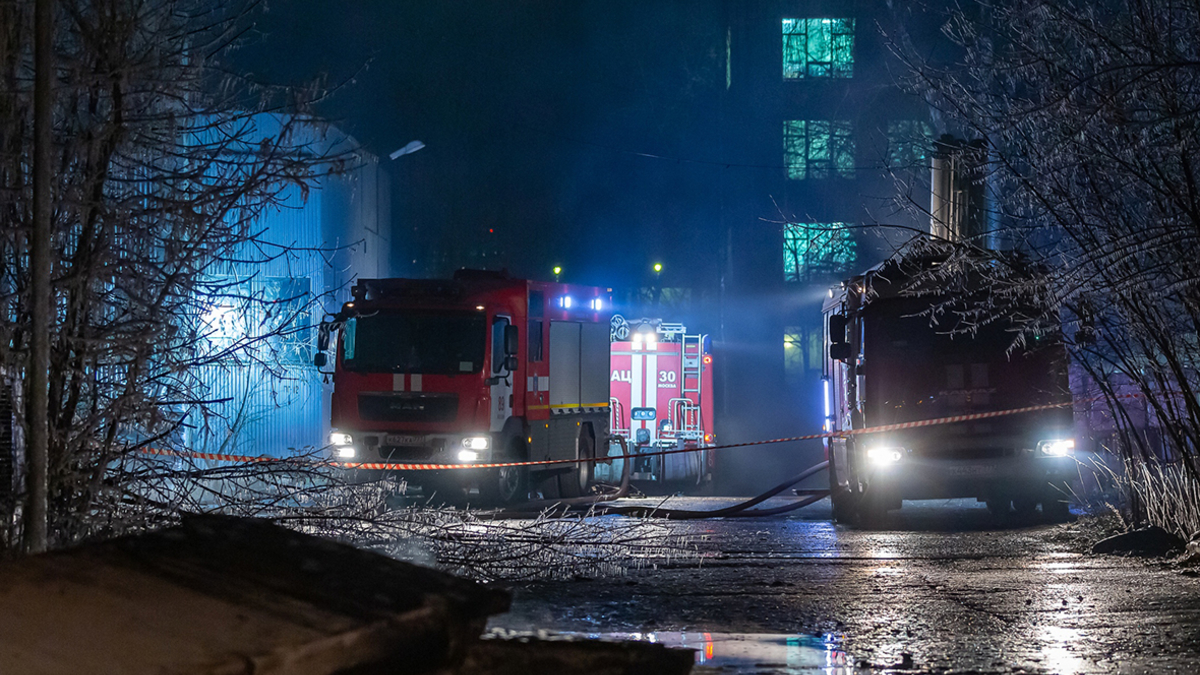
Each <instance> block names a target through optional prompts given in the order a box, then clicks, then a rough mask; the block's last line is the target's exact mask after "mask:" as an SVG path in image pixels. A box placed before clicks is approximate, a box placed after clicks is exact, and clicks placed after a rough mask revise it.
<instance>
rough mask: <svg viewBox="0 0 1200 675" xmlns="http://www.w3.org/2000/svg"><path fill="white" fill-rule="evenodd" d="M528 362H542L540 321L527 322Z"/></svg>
mask: <svg viewBox="0 0 1200 675" xmlns="http://www.w3.org/2000/svg"><path fill="white" fill-rule="evenodd" d="M528 340H529V360H530V361H541V360H542V322H541V320H534V319H530V320H529V337H528Z"/></svg>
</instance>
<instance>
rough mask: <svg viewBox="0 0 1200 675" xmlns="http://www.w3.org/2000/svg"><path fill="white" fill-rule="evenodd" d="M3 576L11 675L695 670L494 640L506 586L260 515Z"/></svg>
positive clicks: (634, 656) (649, 657) (8, 569)
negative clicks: (488, 635) (492, 626)
mask: <svg viewBox="0 0 1200 675" xmlns="http://www.w3.org/2000/svg"><path fill="white" fill-rule="evenodd" d="M0 579H2V580H3V583H0V644H3V645H5V649H4V650H0V673H23V674H26V675H43V674H45V675H50V674H51V673H55V674H57V673H64V672H80V673H82V672H87V673H94V674H105V673H112V674H114V675H116V674H121V675H139V674H142V673H146V674H149V673H156V674H157V673H164V672H170V673H176V674H179V675H185V674H188V673H231V674H233V673H239V674H240V673H254V675H273V674H283V673H287V674H288V675H325V674H329V675H333V674H335V673H348V672H354V673H362V674H366V673H388V674H389V675H404V674H413V675H417V674H423V673H431V674H432V673H438V674H439V675H449V674H450V673H459V672H463V673H467V672H469V673H471V675H485V674H488V673H516V672H538V671H539V670H541V667H540V666H539V665H538V664H562V665H563V667H558V666H557V665H556V666H554V667H549V666H547V667H548V668H549V669H548V670H541V672H561V673H605V674H608V673H613V674H614V675H616V674H618V673H621V674H623V673H629V674H630V675H632V674H634V673H643V672H645V673H650V672H656V673H657V672H663V673H672V672H680V673H685V672H688V670H689V669H690V665H689V667H688V669H683V670H678V669H676V670H670V669H667V668H658V665H653V668H655V669H653V670H647V669H646V668H648V667H650V666H646V665H645V664H662V663H670V662H675V661H677V662H680V663H682V662H683V661H684V660H685V658H686V660H687V662H688V663H689V664H690V663H691V660H692V653H691V652H690V651H687V650H673V651H672V653H670V654H667V655H664V654H662V653H660V652H661V649H662V648H661V647H660V646H658V645H641V646H627V645H624V644H611V643H609V645H607V646H606V645H605V644H602V643H597V646H591V647H572V648H566V647H562V646H559V645H552V646H549V647H542V646H540V645H539V644H537V643H528V642H525V643H520V644H517V643H514V644H511V645H510V644H506V643H504V641H501V640H486V641H483V640H480V636H481V634H482V632H483V630H484V627H485V625H486V623H487V620H488V617H489V616H491V615H494V614H498V613H501V612H504V611H507V610H508V607H509V602H510V595H509V593H508V592H507V591H503V590H499V589H495V588H489V587H487V586H484V585H482V584H479V583H476V582H474V581H471V580H469V579H463V578H460V577H456V576H453V575H451V574H447V573H444V572H440V571H437V570H433V569H429V568H426V567H421V566H418V565H414V564H411V563H406V562H402V561H399V560H394V559H392V558H388V557H386V556H383V555H379V554H376V553H372V552H370V551H364V550H361V549H357V548H354V547H353V546H349V545H345V544H340V543H336V542H333V541H330V540H327V539H321V538H319V537H314V536H311V535H308V534H304V533H300V532H296V531H294V530H291V529H288V528H284V527H280V526H277V525H274V524H272V523H270V522H269V521H265V520H256V519H249V518H233V517H224V516H203V517H189V518H185V519H184V520H183V521H182V523H181V524H179V525H177V526H175V527H171V528H168V529H164V530H159V531H156V532H151V533H147V534H140V535H136V536H129V537H122V538H119V539H114V540H110V541H107V542H103V543H98V544H91V545H87V546H83V547H79V548H75V549H71V550H65V551H57V552H53V553H48V554H43V555H38V556H31V557H27V558H22V559H18V560H15V561H11V562H6V563H4V564H2V565H0ZM484 642H486V643H487V644H483V643H484ZM641 647H656V648H659V649H657V650H645V649H642V648H641ZM585 657H586V658H585ZM568 663H571V664H575V665H573V666H572V668H566V667H565V666H566V664H568ZM586 663H591V664H594V665H595V668H594V669H593V670H581V669H580V667H583V665H584V664H586ZM513 664H522V665H513ZM576 666H578V667H576ZM461 668H469V670H460V669H461ZM530 668H532V669H530Z"/></svg>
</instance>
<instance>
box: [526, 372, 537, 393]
mask: <svg viewBox="0 0 1200 675" xmlns="http://www.w3.org/2000/svg"><path fill="white" fill-rule="evenodd" d="M537 382H538V379H537V378H536V377H534V376H533V375H530V376H529V377H527V378H525V391H537V390H538V388H537Z"/></svg>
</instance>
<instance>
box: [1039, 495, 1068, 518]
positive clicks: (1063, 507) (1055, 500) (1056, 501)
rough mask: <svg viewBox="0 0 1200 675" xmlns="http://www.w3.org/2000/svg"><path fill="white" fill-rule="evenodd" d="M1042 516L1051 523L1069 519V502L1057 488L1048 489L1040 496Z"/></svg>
mask: <svg viewBox="0 0 1200 675" xmlns="http://www.w3.org/2000/svg"><path fill="white" fill-rule="evenodd" d="M1042 516H1043V517H1044V518H1045V519H1046V520H1047V521H1049V522H1051V523H1065V522H1067V521H1068V520H1070V519H1071V504H1070V502H1068V501H1067V498H1066V497H1065V496H1064V495H1062V494H1061V493H1059V492H1058V490H1049V491H1048V493H1047V494H1046V496H1044V497H1043V498H1042Z"/></svg>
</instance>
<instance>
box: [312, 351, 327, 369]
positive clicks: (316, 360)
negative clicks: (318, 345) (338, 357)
mask: <svg viewBox="0 0 1200 675" xmlns="http://www.w3.org/2000/svg"><path fill="white" fill-rule="evenodd" d="M327 361H328V360H327V359H326V358H325V352H317V353H316V354H313V365H314V366H316V367H318V368H324V367H325V364H326V362H327Z"/></svg>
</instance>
